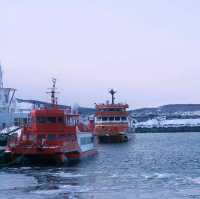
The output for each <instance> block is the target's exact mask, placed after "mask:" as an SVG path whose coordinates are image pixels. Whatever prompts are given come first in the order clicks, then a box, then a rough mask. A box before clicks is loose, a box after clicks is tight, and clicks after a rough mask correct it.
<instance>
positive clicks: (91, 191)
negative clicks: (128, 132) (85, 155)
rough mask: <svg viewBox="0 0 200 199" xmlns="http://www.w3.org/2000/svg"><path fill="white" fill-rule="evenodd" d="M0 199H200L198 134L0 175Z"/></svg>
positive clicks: (157, 138)
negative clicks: (67, 163)
mask: <svg viewBox="0 0 200 199" xmlns="http://www.w3.org/2000/svg"><path fill="white" fill-rule="evenodd" d="M0 198H1V199H25V198H29V199H75V198H77V199H96V198H97V199H99V198H102V199H111V198H115V199H122V198H123V199H126V198H127V199H134V198H136V199H140V198H141V199H150V198H151V199H161V198H162V199H174V198H176V199H179V198H180V199H184V198H187V199H190V198H193V199H196V198H200V133H182V134H181V133H176V134H137V135H135V139H134V140H132V141H131V142H129V143H125V144H113V145H100V146H99V154H98V155H97V156H96V157H95V158H94V159H90V160H87V161H83V162H81V163H80V164H78V165H76V166H72V167H60V168H53V167H48V168H47V167H46V168H39V167H34V168H31V167H22V168H9V169H1V170H0Z"/></svg>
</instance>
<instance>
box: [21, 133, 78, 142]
mask: <svg viewBox="0 0 200 199" xmlns="http://www.w3.org/2000/svg"><path fill="white" fill-rule="evenodd" d="M23 139H24V140H27V141H32V142H35V141H43V140H45V141H75V140H76V136H75V135H73V134H48V135H45V134H39V135H34V134H29V135H24V136H23Z"/></svg>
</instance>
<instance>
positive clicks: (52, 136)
mask: <svg viewBox="0 0 200 199" xmlns="http://www.w3.org/2000/svg"><path fill="white" fill-rule="evenodd" d="M47 140H48V141H54V140H56V135H55V134H49V135H48V136H47Z"/></svg>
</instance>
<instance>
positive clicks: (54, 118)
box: [47, 117, 56, 124]
mask: <svg viewBox="0 0 200 199" xmlns="http://www.w3.org/2000/svg"><path fill="white" fill-rule="evenodd" d="M47 123H49V124H54V123H56V117H48V118H47Z"/></svg>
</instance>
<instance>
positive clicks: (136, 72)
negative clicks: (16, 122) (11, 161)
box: [0, 0, 200, 108]
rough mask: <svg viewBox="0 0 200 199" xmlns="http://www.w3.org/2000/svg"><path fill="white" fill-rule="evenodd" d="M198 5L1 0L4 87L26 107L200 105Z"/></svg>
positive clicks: (145, 0) (148, 0)
mask: <svg viewBox="0 0 200 199" xmlns="http://www.w3.org/2000/svg"><path fill="white" fill-rule="evenodd" d="M199 10H200V1H199V0H191V1H188V0H123V1H122V0H98V1H97V0H28V1H27V0H0V60H1V62H2V65H3V69H4V81H5V85H6V86H9V87H15V88H17V89H18V91H17V96H18V97H20V98H24V99H39V100H47V99H48V97H47V95H46V93H45V92H46V88H48V87H50V85H51V82H50V80H51V77H56V78H57V79H58V83H57V86H58V87H59V91H60V94H59V101H60V102H61V103H64V104H73V103H74V102H77V103H79V104H80V105H82V106H88V107H89V106H90V107H92V106H94V103H95V102H104V101H106V100H107V98H109V97H110V96H109V95H108V94H107V92H108V89H109V88H115V89H116V90H117V91H118V94H117V100H118V101H121V102H128V103H129V104H130V106H131V108H139V107H149V106H159V105H163V104H170V103H200V26H199V23H200V12H199Z"/></svg>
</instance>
